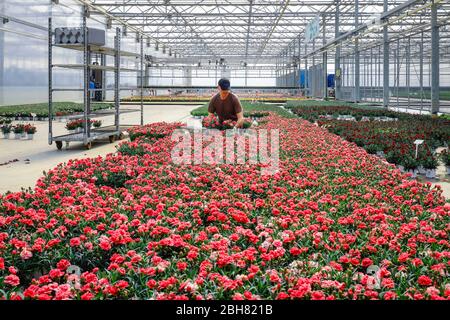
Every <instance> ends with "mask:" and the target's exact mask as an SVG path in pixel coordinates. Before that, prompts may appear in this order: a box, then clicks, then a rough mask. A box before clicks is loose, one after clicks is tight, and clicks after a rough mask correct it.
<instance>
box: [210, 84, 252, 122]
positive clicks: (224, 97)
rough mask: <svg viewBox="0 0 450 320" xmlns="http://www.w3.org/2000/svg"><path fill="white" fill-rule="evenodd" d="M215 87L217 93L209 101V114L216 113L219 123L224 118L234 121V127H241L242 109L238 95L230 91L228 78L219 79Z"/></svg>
mask: <svg viewBox="0 0 450 320" xmlns="http://www.w3.org/2000/svg"><path fill="white" fill-rule="evenodd" d="M217 89H219V93H218V94H216V95H215V96H214V97H213V98H212V99H211V101H210V102H209V106H208V113H209V115H214V114H217V116H218V117H219V121H220V122H221V123H222V122H224V121H225V120H233V121H236V128H242V125H243V123H244V111H243V110H242V106H241V103H240V101H239V99H238V97H236V95H234V94H233V93H232V92H230V80H228V79H220V80H219V85H218V86H217Z"/></svg>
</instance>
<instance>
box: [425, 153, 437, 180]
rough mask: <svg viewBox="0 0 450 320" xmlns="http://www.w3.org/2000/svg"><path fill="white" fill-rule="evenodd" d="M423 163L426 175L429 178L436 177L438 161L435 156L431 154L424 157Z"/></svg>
mask: <svg viewBox="0 0 450 320" xmlns="http://www.w3.org/2000/svg"><path fill="white" fill-rule="evenodd" d="M422 165H423V167H424V168H425V175H426V177H427V178H429V179H434V178H436V168H437V166H438V161H437V159H436V158H435V157H433V156H432V155H429V156H428V157H426V158H425V159H424V161H423V163H422Z"/></svg>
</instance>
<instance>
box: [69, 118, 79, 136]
mask: <svg viewBox="0 0 450 320" xmlns="http://www.w3.org/2000/svg"><path fill="white" fill-rule="evenodd" d="M78 126H79V125H78V122H77V120H72V121H69V122H67V123H66V129H67V130H68V131H69V133H75V131H76V129H77V128H78Z"/></svg>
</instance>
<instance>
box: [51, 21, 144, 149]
mask: <svg viewBox="0 0 450 320" xmlns="http://www.w3.org/2000/svg"><path fill="white" fill-rule="evenodd" d="M48 30H49V31H48V32H49V33H48V78H49V81H48V82H49V92H48V93H49V104H48V112H49V117H48V119H49V120H48V121H49V123H48V128H49V131H48V143H49V144H50V145H51V144H52V143H53V142H55V143H56V147H57V148H58V150H60V149H61V148H62V146H63V142H65V143H66V146H67V147H68V146H69V143H70V142H75V141H76V142H82V143H83V144H84V146H85V147H86V149H90V148H91V147H92V142H93V141H96V140H100V139H106V138H108V139H109V141H110V142H111V143H112V142H114V141H115V140H116V139H119V140H120V139H123V137H124V132H125V131H127V130H128V129H129V128H130V127H132V126H133V125H121V124H120V114H121V110H120V91H121V90H131V89H137V90H139V89H140V92H141V108H140V112H141V121H140V122H141V123H140V124H141V125H143V101H142V95H143V81H142V75H143V46H142V38H141V53H140V54H136V53H131V52H126V51H121V50H120V41H121V31H120V29H119V28H116V35H115V38H114V48H108V47H105V46H98V45H91V44H89V43H88V40H87V39H88V32H89V30H88V28H87V17H86V14H85V15H83V24H82V27H81V30H82V33H83V34H84V37H83V39H84V41H83V42H84V43H77V44H55V43H54V41H53V36H54V31H53V26H52V18H51V17H50V18H49V23H48ZM54 47H60V48H65V49H68V50H76V51H81V52H83V63H82V64H53V48H54ZM92 54H101V55H104V56H113V57H114V66H106V65H97V64H91V55H92ZM121 57H128V58H131V59H139V58H140V68H139V69H130V68H121V66H120V61H121ZM54 68H66V69H78V70H83V85H82V89H79V88H78V89H67V88H54V87H53V81H52V74H53V69H54ZM92 70H102V71H105V72H114V89H113V90H114V125H112V126H104V127H101V128H96V129H91V126H90V124H91V117H92V116H95V113H92V112H91V93H92V92H96V91H99V90H100V91H104V90H107V89H90V87H89V82H90V74H91V71H92ZM121 72H136V73H140V75H141V81H140V85H139V87H137V88H123V89H121V88H120V86H119V85H120V74H121ZM55 91H82V92H83V102H84V113H83V115H82V119H83V124H84V125H83V131H82V132H80V133H70V134H65V135H60V136H53V126H52V123H53V117H52V115H53V92H55ZM136 111H138V110H136ZM126 112H130V110H127V111H126Z"/></svg>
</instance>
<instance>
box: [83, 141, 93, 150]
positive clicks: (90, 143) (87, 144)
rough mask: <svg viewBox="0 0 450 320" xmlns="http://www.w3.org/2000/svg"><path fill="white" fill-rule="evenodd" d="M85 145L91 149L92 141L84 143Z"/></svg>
mask: <svg viewBox="0 0 450 320" xmlns="http://www.w3.org/2000/svg"><path fill="white" fill-rule="evenodd" d="M84 147H85V148H86V149H87V150H90V149H91V148H92V142H88V143H86V144H85V145H84Z"/></svg>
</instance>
